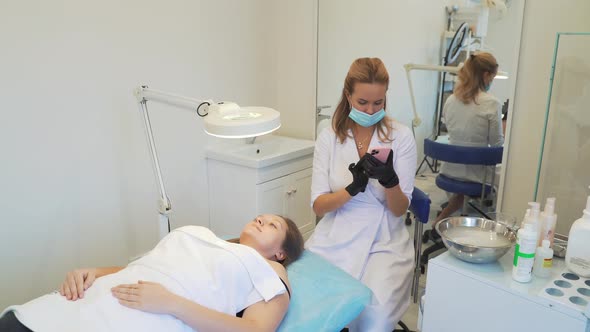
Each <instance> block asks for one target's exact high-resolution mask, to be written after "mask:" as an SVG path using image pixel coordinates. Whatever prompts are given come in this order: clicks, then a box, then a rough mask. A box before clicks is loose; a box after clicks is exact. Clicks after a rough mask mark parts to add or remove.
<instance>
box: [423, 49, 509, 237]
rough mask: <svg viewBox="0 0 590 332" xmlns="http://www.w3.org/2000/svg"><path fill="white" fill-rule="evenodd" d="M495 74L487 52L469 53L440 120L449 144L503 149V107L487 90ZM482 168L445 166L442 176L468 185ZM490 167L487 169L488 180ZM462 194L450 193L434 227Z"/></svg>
mask: <svg viewBox="0 0 590 332" xmlns="http://www.w3.org/2000/svg"><path fill="white" fill-rule="evenodd" d="M497 72H498V62H497V61H496V58H495V57H494V56H493V55H492V54H490V53H487V52H480V53H474V54H471V55H470V57H469V59H467V61H465V64H464V65H463V67H461V69H460V70H459V74H458V83H457V86H456V87H455V90H454V91H453V94H452V95H451V96H450V97H449V98H448V99H447V101H446V102H445V106H444V108H443V120H444V122H445V125H446V127H447V131H448V133H449V144H453V145H463V146H502V144H504V134H503V130H502V104H501V103H500V101H499V100H498V99H497V98H496V97H494V96H493V95H492V94H490V93H489V92H488V91H489V89H490V86H491V84H492V81H493V80H494V77H496V73H497ZM484 172H485V169H484V167H482V166H480V165H461V164H452V163H444V164H443V165H442V167H441V174H444V175H446V176H448V177H451V178H454V179H458V180H463V181H471V182H480V183H481V182H482V180H483V178H484ZM491 172H495V169H494V168H493V167H489V168H488V170H487V175H488V178H490V177H491V174H492V173H491ZM463 200H464V195H462V194H452V195H451V197H450V199H449V203H448V205H447V206H446V207H445V208H444V209H443V210H442V212H441V213H440V214H439V215H438V217H437V218H436V220H435V221H434V224H433V229H434V226H435V225H436V224H437V223H438V222H439V221H441V220H442V219H444V218H447V217H449V216H450V215H451V214H453V213H454V212H455V211H457V210H459V209H460V208H461V207H462V206H463Z"/></svg>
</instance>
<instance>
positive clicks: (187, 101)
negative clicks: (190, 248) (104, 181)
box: [134, 86, 212, 238]
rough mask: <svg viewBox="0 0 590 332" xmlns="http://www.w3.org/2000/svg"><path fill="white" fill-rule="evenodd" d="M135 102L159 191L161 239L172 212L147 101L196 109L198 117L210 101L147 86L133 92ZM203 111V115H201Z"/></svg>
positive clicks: (166, 231) (167, 227)
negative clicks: (143, 127)
mask: <svg viewBox="0 0 590 332" xmlns="http://www.w3.org/2000/svg"><path fill="white" fill-rule="evenodd" d="M134 93H135V96H136V98H137V101H138V102H139V110H140V112H141V114H142V117H143V123H144V126H145V133H146V136H147V139H148V145H149V149H150V155H151V157H152V158H151V159H152V167H153V170H154V174H155V176H156V181H157V182H158V188H159V191H160V198H159V200H158V213H159V214H160V223H159V231H158V233H159V237H160V238H163V237H164V236H165V235H166V234H168V233H169V232H170V219H169V217H168V214H169V213H170V211H171V210H172V204H171V203H170V199H169V198H168V195H167V194H166V188H165V186H164V180H163V177H162V171H161V169H160V162H159V159H158V152H157V150H156V143H155V141H154V134H153V132H152V125H151V122H150V117H149V114H148V109H147V101H148V100H152V101H158V102H161V103H164V104H168V105H172V106H177V107H181V108H188V109H196V110H197V113H198V114H199V115H200V116H204V115H206V114H207V113H206V112H208V106H209V105H211V103H212V102H211V101H200V100H197V99H193V98H189V97H184V96H180V95H176V94H172V93H168V92H163V91H159V90H154V89H149V88H148V87H147V86H140V87H138V88H136V89H135V91H134ZM201 109H203V112H205V113H204V115H203V114H202V113H201Z"/></svg>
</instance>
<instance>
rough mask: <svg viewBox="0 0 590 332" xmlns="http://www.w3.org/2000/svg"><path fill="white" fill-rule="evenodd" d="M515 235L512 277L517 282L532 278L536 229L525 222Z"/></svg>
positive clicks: (527, 280)
mask: <svg viewBox="0 0 590 332" xmlns="http://www.w3.org/2000/svg"><path fill="white" fill-rule="evenodd" d="M516 236H517V240H516V248H515V249H514V261H513V266H512V279H514V280H516V281H518V282H529V281H531V279H532V274H531V272H532V269H533V262H534V261H535V250H536V249H537V231H536V230H535V229H534V228H533V225H532V224H531V223H525V224H524V227H523V228H521V229H519V230H518V233H517V235H516Z"/></svg>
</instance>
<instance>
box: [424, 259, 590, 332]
mask: <svg viewBox="0 0 590 332" xmlns="http://www.w3.org/2000/svg"><path fill="white" fill-rule="evenodd" d="M513 257H514V252H513V251H509V252H508V253H507V254H506V255H505V256H503V257H502V258H500V260H499V261H498V262H495V263H489V264H472V263H466V262H463V261H460V260H458V259H456V258H455V257H453V256H451V254H449V253H448V252H446V253H444V254H441V255H439V256H437V257H436V258H433V259H431V260H429V261H428V278H427V280H426V296H425V303H424V313H423V318H422V329H421V331H423V332H472V331H478V332H496V331H507V332H509V331H515V332H521V331H536V332H545V331H546V332H553V331H564V332H565V331H567V332H584V331H590V324H588V319H587V318H586V317H585V315H584V313H583V309H584V308H583V307H582V308H581V309H578V310H576V309H573V308H571V307H569V306H566V305H564V304H562V303H560V302H557V301H553V300H550V299H548V298H547V297H544V296H541V295H540V294H542V291H543V290H544V289H545V288H546V286H547V285H548V284H550V283H552V280H554V279H563V278H560V275H561V273H562V272H563V270H564V268H565V263H564V262H563V259H558V258H554V259H553V263H554V266H553V269H552V275H551V277H550V278H546V279H541V278H538V277H533V280H532V282H529V283H519V282H516V281H514V280H512V258H513Z"/></svg>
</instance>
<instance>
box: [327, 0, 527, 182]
mask: <svg viewBox="0 0 590 332" xmlns="http://www.w3.org/2000/svg"><path fill="white" fill-rule="evenodd" d="M482 2H483V1H482ZM453 5H457V6H459V11H458V12H457V13H456V14H455V16H454V20H453V26H454V29H457V28H459V26H460V23H461V20H463V18H461V17H460V15H459V13H461V8H468V7H467V6H469V5H481V3H480V2H479V1H472V0H463V1H450V0H447V1H427V2H424V1H387V0H367V1H350V0H348V1H342V0H318V6H319V8H318V12H319V15H318V76H317V109H316V113H317V115H318V116H317V121H316V125H317V131H316V132H319V131H321V130H322V129H323V128H325V127H326V126H330V116H331V115H332V113H333V112H334V109H335V107H336V105H337V103H338V101H339V99H340V96H341V93H342V84H343V81H344V78H345V76H346V73H347V71H348V68H349V66H350V64H351V63H352V61H353V60H354V59H356V58H359V57H366V56H369V57H379V58H381V59H382V60H383V62H384V63H385V65H386V67H387V70H388V71H389V75H390V87H389V91H388V94H387V100H388V103H387V108H388V109H387V112H388V115H390V116H392V117H393V118H395V119H396V120H397V121H399V122H401V123H403V124H405V125H407V126H408V127H411V126H412V120H413V119H414V115H413V112H412V105H411V99H410V96H409V88H408V83H407V80H406V73H405V70H404V67H403V66H404V64H407V63H414V64H427V65H442V57H443V55H444V53H445V52H444V51H445V48H446V47H448V44H449V43H450V40H451V39H452V37H453V35H454V32H446V33H445V30H446V28H447V26H448V25H449V21H448V14H447V9H452V8H453V7H452V6H453ZM506 5H507V10H506V11H505V12H504V13H500V12H499V11H498V10H496V9H493V8H492V9H489V15H487V33H486V34H485V36H483V37H482V38H479V42H480V43H481V44H482V45H483V47H482V48H481V50H484V51H488V52H491V53H492V54H494V56H495V57H496V59H497V61H498V63H499V65H500V67H499V70H501V71H504V72H507V73H508V76H509V78H508V79H506V80H498V79H496V80H495V81H494V83H493V84H492V88H491V90H490V93H491V94H493V95H494V96H496V97H497V98H498V99H499V100H500V102H501V103H505V102H507V101H509V100H513V99H514V88H515V80H516V73H517V65H518V50H519V48H520V34H521V33H520V32H521V29H522V20H523V13H524V1H506ZM483 23H485V22H479V24H477V22H476V23H474V22H470V25H471V26H473V25H476V26H481V24H483ZM482 31H483V30H482ZM464 58H465V57H464V55H463V59H464ZM460 59H461V55H460V56H459V60H458V61H461V60H460ZM411 75H412V86H413V90H414V95H415V100H416V110H417V112H418V114H419V116H420V118H421V122H422V123H421V124H420V125H419V126H417V127H415V128H414V132H415V138H416V143H417V147H418V161H420V160H422V159H423V152H422V151H423V141H424V138H427V137H430V138H433V136H435V135H436V129H437V122H438V120H439V118H438V116H437V110H438V109H439V106H438V105H439V103H441V102H440V101H439V100H438V98H439V95H440V93H439V91H440V86H441V85H440V84H439V82H440V81H441V79H442V75H441V74H440V73H438V72H434V71H415V72H412V74H411ZM448 76H451V75H448ZM446 80H448V79H446ZM446 80H445V81H446ZM451 80H452V77H451ZM445 86H446V84H445ZM450 93H451V92H450V91H447V93H445V94H446V95H449V94H450ZM445 94H443V96H444V95H445ZM442 103H444V99H443V101H442ZM508 105H509V102H508V103H506V106H507V107H506V109H507V110H510V108H509V107H508ZM441 109H442V107H441ZM510 115H511V114H510V111H508V115H507V116H506V121H507V123H509V122H510ZM508 127H509V126H508ZM505 136H506V135H505ZM508 144H509V142H508V141H507V140H506V141H505V143H504V147H506V146H507V145H508ZM504 150H505V151H506V150H507V149H506V148H505V149H504ZM504 156H506V153H505V154H504ZM424 170H425V167H422V169H421V172H424ZM502 178H503V176H502ZM501 182H502V181H500V189H499V191H500V192H501V190H502V184H501Z"/></svg>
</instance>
